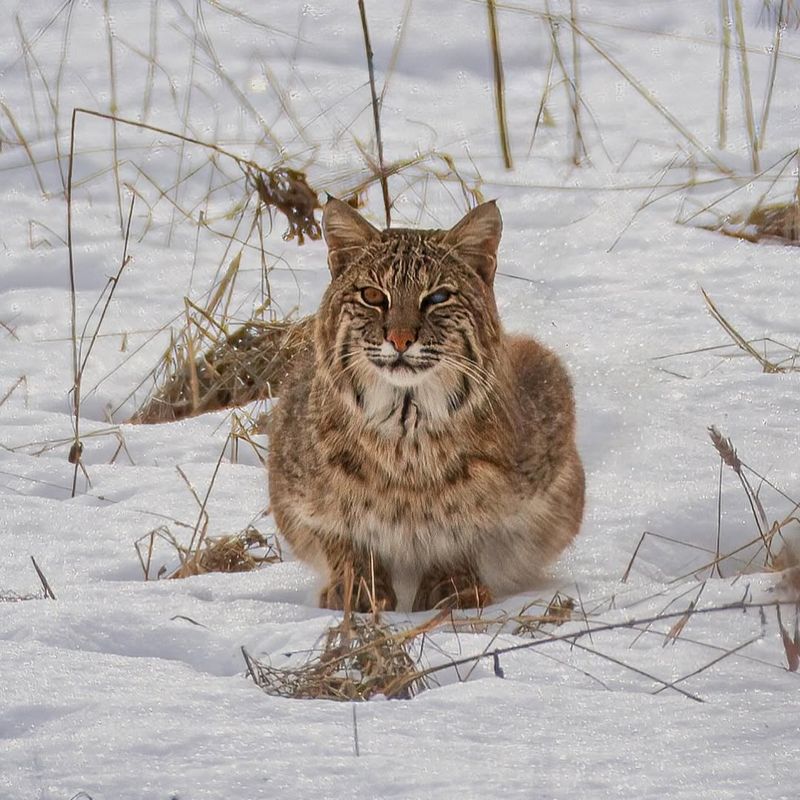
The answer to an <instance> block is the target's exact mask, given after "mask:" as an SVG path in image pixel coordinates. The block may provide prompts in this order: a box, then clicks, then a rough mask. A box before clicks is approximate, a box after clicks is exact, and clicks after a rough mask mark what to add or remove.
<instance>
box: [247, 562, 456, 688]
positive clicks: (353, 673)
mask: <svg viewBox="0 0 800 800" xmlns="http://www.w3.org/2000/svg"><path fill="white" fill-rule="evenodd" d="M353 593H354V587H353V574H352V572H351V573H350V574H349V575H348V576H346V588H345V598H346V601H345V609H344V616H343V618H342V620H341V622H338V623H337V624H336V625H333V626H332V627H330V628H329V629H328V630H327V631H326V633H325V635H324V637H323V639H322V642H321V645H320V646H319V647H318V648H316V649H315V650H314V652H313V653H312V654H311V656H310V657H309V658H308V659H307V660H306V661H305V662H304V663H303V664H301V665H300V666H297V667H274V666H272V665H271V664H269V663H266V662H264V661H260V660H258V659H255V658H253V657H252V656H251V655H250V654H249V653H248V652H247V651H246V650H245V649H244V648H242V655H243V656H244V660H245V664H246V665H247V671H248V673H249V675H250V677H251V678H252V679H253V681H254V682H255V683H256V684H257V685H258V686H260V687H261V688H262V689H263V690H264V691H265V692H266V693H267V694H272V695H278V696H280V697H291V698H296V699H310V700H345V701H352V700H370V699H372V698H373V697H378V696H383V697H386V698H410V697H413V696H414V695H417V694H419V693H420V692H421V691H424V690H425V689H426V688H428V683H427V681H425V679H424V678H423V677H422V674H421V670H420V668H419V666H418V663H417V661H418V659H415V657H414V656H413V655H412V653H413V651H414V647H415V642H417V640H419V639H424V637H425V635H426V634H427V633H428V632H430V631H431V630H433V629H434V628H436V627H437V626H439V625H440V624H441V623H442V622H443V621H444V620H445V619H448V618H450V612H449V611H443V612H440V613H439V614H436V615H434V616H432V617H431V618H430V619H429V620H427V621H426V622H423V623H422V624H420V625H417V626H415V627H412V628H409V629H405V630H399V629H395V628H393V627H392V626H391V625H389V624H388V623H386V622H385V621H384V620H383V618H382V617H381V614H380V610H379V609H378V608H377V606H376V605H375V603H374V602H373V604H372V613H370V614H363V615H362V614H355V613H353V612H352V610H351V609H352V602H353Z"/></svg>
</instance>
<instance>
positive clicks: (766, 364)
mask: <svg viewBox="0 0 800 800" xmlns="http://www.w3.org/2000/svg"><path fill="white" fill-rule="evenodd" d="M700 291H701V292H702V293H703V299H704V300H705V303H706V306H707V307H708V310H709V312H710V313H711V316H712V317H713V318H714V319H715V320H716V321H717V322H718V323H719V325H720V327H721V328H722V329H723V330H724V331H725V333H727V334H728V336H729V337H730V338H731V339H732V340H733V343H734V344H735V345H736V347H737V348H738V349H739V350H741V351H742V352H743V353H746V354H747V355H748V356H751V357H752V358H754V359H755V360H756V361H757V362H758V363H759V364H760V365H761V370H762V371H763V372H768V373H779V372H800V364H798V358H799V357H800V350H798V348H795V347H790V346H789V345H785V344H782V343H781V342H777V341H775V340H772V339H770V340H769V342H770V344H772V345H774V346H780V348H781V350H782V353H781V356H780V357H778V358H776V357H772V358H770V357H768V355H767V352H766V349H765V350H764V352H760V351H759V350H757V349H756V348H755V347H754V346H753V343H752V341H751V340H749V339H747V338H746V337H745V336H743V335H742V334H741V333H740V332H739V331H738V330H737V329H736V328H735V327H734V326H733V325H732V324H731V323H730V322H729V321H728V319H727V318H726V317H724V316H723V315H722V312H721V311H720V310H719V309H718V308H717V306H716V305H715V304H714V302H713V301H712V300H711V298H710V297H709V296H708V294H707V293H706V292H705V290H703V289H701V290H700ZM766 341H767V340H762V342H763V343H764V344H765V345H766Z"/></svg>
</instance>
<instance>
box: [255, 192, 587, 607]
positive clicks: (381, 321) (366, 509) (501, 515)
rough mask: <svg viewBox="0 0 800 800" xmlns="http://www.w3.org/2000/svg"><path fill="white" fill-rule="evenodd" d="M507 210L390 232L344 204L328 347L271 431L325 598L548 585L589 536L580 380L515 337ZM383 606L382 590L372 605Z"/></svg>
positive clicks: (332, 217)
mask: <svg viewBox="0 0 800 800" xmlns="http://www.w3.org/2000/svg"><path fill="white" fill-rule="evenodd" d="M501 227H502V223H501V219H500V214H499V212H498V210H497V208H496V206H495V205H494V203H485V204H483V205H481V206H479V207H478V208H476V209H475V210H473V211H472V212H470V213H469V214H467V216H466V217H464V219H463V220H461V222H459V223H458V224H457V225H456V226H455V227H454V228H452V229H451V230H449V231H439V230H435V231H418V230H407V229H390V230H388V231H383V232H379V231H378V230H376V229H375V228H373V227H372V226H371V225H369V224H368V223H367V222H366V221H365V220H364V219H363V218H362V217H360V216H359V215H358V214H357V213H356V212H355V211H353V210H352V209H350V208H349V207H348V206H347V205H346V204H344V203H341V202H340V201H338V200H330V201H329V202H328V204H327V205H326V207H325V211H324V215H323V230H324V233H325V239H326V242H327V243H328V250H329V266H330V269H331V275H332V280H331V283H330V285H329V287H328V289H327V291H326V292H325V296H324V297H323V300H322V303H321V306H320V309H319V311H318V312H317V314H316V327H315V345H314V350H313V352H312V351H309V352H308V353H306V354H304V355H302V356H301V357H299V358H298V360H297V361H296V363H295V364H294V365H293V368H292V370H291V372H290V374H289V376H288V378H287V379H286V383H285V385H284V386H283V387H282V390H281V397H280V400H279V401H278V403H277V407H276V409H275V411H274V412H273V415H272V420H271V423H270V459H269V476H270V497H271V503H272V509H273V512H274V514H275V519H276V521H277V523H278V527H279V530H280V531H281V532H282V534H283V535H284V536H285V537H286V539H287V540H288V541H289V543H290V544H291V546H292V549H293V550H294V552H295V553H296V555H297V556H298V557H300V558H301V559H303V560H305V561H308V562H310V563H311V564H313V565H315V566H316V567H317V568H318V569H319V570H320V571H321V572H322V573H323V574H324V576H325V581H326V583H325V588H324V589H323V590H322V592H321V594H320V604H321V605H322V606H327V607H331V608H341V607H342V603H343V586H344V585H345V576H346V574H347V572H348V571H349V570H352V571H353V572H354V574H355V577H356V586H359V587H361V592H360V594H359V595H358V596H357V598H356V601H357V602H356V604H357V607H359V608H362V609H366V608H367V607H368V606H369V605H370V602H372V601H375V602H378V603H379V604H381V605H383V606H384V607H386V608H395V607H398V605H399V606H402V607H412V608H413V609H415V610H422V609H427V608H432V607H434V606H437V605H440V604H442V603H450V604H453V605H460V606H474V605H483V604H485V603H487V602H489V601H490V600H491V599H492V598H498V597H502V596H504V595H508V594H511V593H514V592H519V591H524V590H527V589H530V588H532V587H534V586H535V584H536V582H537V580H539V579H540V577H541V574H542V571H543V570H544V568H545V567H546V566H547V565H548V564H549V563H550V562H552V561H553V560H554V559H555V558H556V557H557V556H558V555H559V553H560V552H561V551H562V550H563V549H564V548H565V547H566V546H567V545H568V544H569V543H570V541H571V540H572V539H573V537H574V536H575V535H576V534H577V532H578V529H579V526H580V522H581V517H582V514H583V498H584V477H583V469H582V466H581V462H580V459H579V457H578V453H577V450H576V447H575V417H574V403H573V397H572V389H571V386H570V381H569V378H568V377H567V374H566V372H565V370H564V368H563V366H562V364H561V363H560V361H559V359H558V358H557V357H556V356H555V355H554V354H553V353H552V352H550V351H549V350H547V349H545V348H544V347H543V346H542V345H540V344H538V343H537V342H535V341H534V340H532V339H528V338H523V337H513V336H508V335H506V334H505V333H504V332H503V330H502V326H501V324H500V319H499V317H498V313H497V307H496V304H495V299H494V292H493V279H494V272H495V268H496V254H497V247H498V245H499V241H500V233H501ZM370 598H371V599H370Z"/></svg>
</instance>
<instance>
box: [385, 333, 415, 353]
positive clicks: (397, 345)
mask: <svg viewBox="0 0 800 800" xmlns="http://www.w3.org/2000/svg"><path fill="white" fill-rule="evenodd" d="M416 340H417V337H416V334H415V333H414V331H411V330H409V329H408V328H401V329H398V328H393V329H390V330H389V331H387V332H386V341H387V342H391V343H392V347H394V349H395V350H396V351H397V352H398V353H405V351H406V350H408V348H409V347H411V345H412V344H414V342H415V341H416Z"/></svg>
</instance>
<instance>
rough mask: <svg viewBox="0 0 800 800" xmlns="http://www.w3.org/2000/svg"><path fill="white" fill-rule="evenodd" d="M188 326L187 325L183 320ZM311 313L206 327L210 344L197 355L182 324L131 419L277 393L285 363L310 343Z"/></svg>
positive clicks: (161, 418) (178, 415)
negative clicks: (226, 327) (288, 319)
mask: <svg viewBox="0 0 800 800" xmlns="http://www.w3.org/2000/svg"><path fill="white" fill-rule="evenodd" d="M187 327H188V326H187ZM312 333H313V317H305V318H304V319H301V320H298V321H297V322H267V321H261V320H256V319H253V320H250V321H249V322H247V323H246V324H244V325H242V326H240V327H239V328H237V329H235V330H234V331H232V332H231V333H229V334H228V333H226V332H225V330H224V326H222V325H215V326H212V327H211V329H210V331H209V330H207V331H206V336H207V337H209V338H211V340H212V342H211V346H210V347H209V348H208V349H207V350H206V351H205V352H204V353H202V354H201V355H200V356H198V357H196V358H195V357H193V356H194V353H195V352H196V350H195V348H194V347H193V346H192V342H191V339H190V336H191V332H190V331H189V330H187V329H184V331H183V333H182V336H183V343H182V344H178V343H176V342H174V341H173V342H172V343H171V344H170V348H169V349H168V350H167V352H166V353H165V354H164V356H163V357H162V360H161V362H160V364H159V365H158V367H157V368H156V370H155V372H154V381H155V389H154V390H153V392H152V393H151V395H150V397H149V398H148V399H147V400H146V401H145V402H144V403H143V404H142V406H141V407H140V408H139V409H138V410H137V411H136V413H135V414H134V415H133V417H132V418H131V420H130V421H131V422H137V423H159V422H171V421H173V420H177V419H183V418H185V417H192V416H195V415H197V414H203V413H206V412H208V411H217V410H219V409H222V408H228V407H230V406H241V405H244V404H246V403H249V402H251V401H253V400H262V399H265V398H270V397H273V396H276V395H277V394H278V390H279V388H280V385H281V382H282V381H283V379H284V378H285V377H286V374H287V372H288V368H289V364H290V363H291V361H292V359H294V358H295V357H296V356H297V355H298V354H299V353H300V352H302V351H303V350H305V349H306V348H308V347H310V346H311V344H312Z"/></svg>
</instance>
